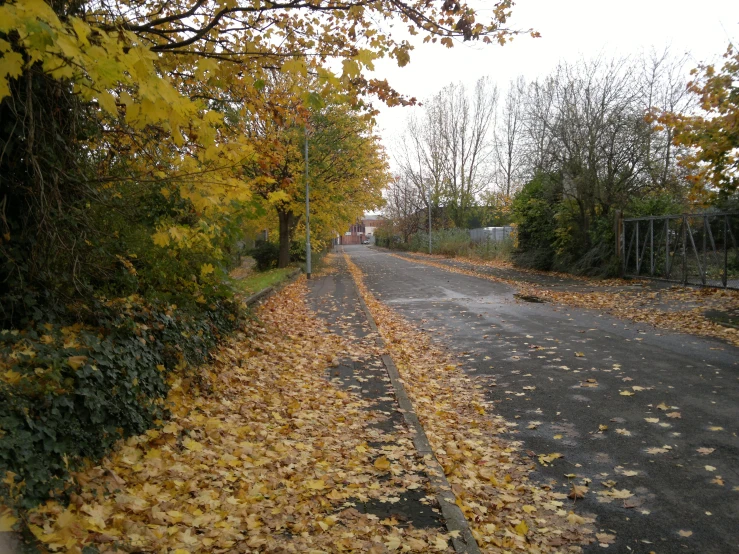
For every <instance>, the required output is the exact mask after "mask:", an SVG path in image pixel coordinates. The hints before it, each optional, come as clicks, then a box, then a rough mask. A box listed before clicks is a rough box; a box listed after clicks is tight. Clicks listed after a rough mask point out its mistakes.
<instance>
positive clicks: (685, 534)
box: [677, 529, 693, 537]
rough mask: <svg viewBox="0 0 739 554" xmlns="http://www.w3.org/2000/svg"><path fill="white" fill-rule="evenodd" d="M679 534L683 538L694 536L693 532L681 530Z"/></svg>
mask: <svg viewBox="0 0 739 554" xmlns="http://www.w3.org/2000/svg"><path fill="white" fill-rule="evenodd" d="M677 534H678V535H680V536H681V537H690V536H692V535H693V532H692V531H685V530H683V529H681V530H680V531H678V532H677Z"/></svg>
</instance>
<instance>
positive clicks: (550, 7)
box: [375, 0, 739, 151]
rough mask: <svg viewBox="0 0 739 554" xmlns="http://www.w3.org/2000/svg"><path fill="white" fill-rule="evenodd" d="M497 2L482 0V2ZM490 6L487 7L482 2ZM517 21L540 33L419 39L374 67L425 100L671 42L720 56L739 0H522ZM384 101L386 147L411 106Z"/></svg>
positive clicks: (738, 13) (737, 30) (732, 31)
mask: <svg viewBox="0 0 739 554" xmlns="http://www.w3.org/2000/svg"><path fill="white" fill-rule="evenodd" d="M485 4H487V5H492V0H479V2H476V5H481V6H483V7H484V5H485ZM482 11H483V13H484V8H483V10H482ZM513 14H514V15H513V21H512V25H511V26H512V27H515V28H519V29H528V28H534V29H536V30H537V31H539V32H540V33H541V35H542V36H541V38H537V39H532V38H530V37H528V36H521V37H517V38H516V39H515V40H514V41H513V42H512V43H510V44H506V45H505V46H502V47H501V46H498V45H481V44H474V45H467V44H463V43H458V44H457V45H456V46H455V47H454V48H452V49H447V48H445V47H443V46H440V45H432V44H425V45H424V44H420V41H419V44H418V45H417V46H416V49H415V50H414V51H413V52H412V53H411V63H410V64H409V65H407V66H406V67H404V68H398V67H397V66H395V65H394V64H393V62H392V61H390V60H381V61H380V62H379V63H377V64H376V72H375V73H376V75H377V76H379V77H382V78H387V79H388V80H389V81H390V83H391V84H392V85H393V86H394V87H395V88H396V89H397V90H399V91H400V92H402V93H404V94H407V95H409V96H415V97H417V98H418V99H420V100H422V99H424V98H428V97H429V96H431V95H433V94H434V93H435V92H436V91H438V90H439V89H440V88H442V87H443V86H445V85H446V84H448V83H450V82H452V81H462V82H464V83H466V84H468V85H471V84H472V83H474V82H475V81H476V80H477V79H478V78H480V77H482V76H484V75H489V76H491V77H492V78H493V79H494V80H495V81H496V82H497V83H498V85H499V87H501V88H505V87H506V86H507V83H508V82H509V81H511V80H512V79H514V78H515V77H516V76H518V75H524V76H525V77H527V78H529V79H531V78H535V77H537V76H540V75H545V74H547V73H548V72H549V71H551V70H552V69H554V67H555V66H556V65H557V63H558V62H559V61H561V60H572V61H574V60H577V59H578V58H580V57H590V56H596V55H598V54H599V53H603V54H605V55H608V56H610V55H615V56H623V55H637V54H638V53H639V52H640V51H644V50H647V51H648V50H650V49H651V48H654V49H656V50H659V51H662V50H664V48H665V47H667V46H669V47H670V50H671V51H673V52H674V53H675V54H683V53H688V54H689V55H690V59H691V61H693V62H694V63H692V64H691V65H693V66H694V65H697V64H698V63H699V62H701V61H716V60H718V59H720V56H721V55H722V54H723V53H724V52H725V50H726V47H727V46H728V44H729V42H730V41H732V40H733V41H734V42H735V44H736V41H737V40H739V0H692V1H690V2H688V1H685V0H615V1H614V0H607V1H606V0H518V1H517V3H516V5H515V6H514V8H513ZM379 107H380V108H381V113H380V116H379V117H378V127H379V129H378V130H379V133H380V135H381V137H382V139H383V142H384V143H385V146H386V147H387V148H388V150H390V151H392V147H393V144H394V143H395V142H396V141H397V137H398V135H399V134H401V133H402V131H403V128H404V121H405V119H406V117H407V114H408V113H409V110H410V109H409V108H401V107H396V108H387V107H386V106H379Z"/></svg>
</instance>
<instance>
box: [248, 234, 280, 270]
mask: <svg viewBox="0 0 739 554" xmlns="http://www.w3.org/2000/svg"><path fill="white" fill-rule="evenodd" d="M249 254H250V255H251V257H252V258H254V261H256V262H257V264H256V268H257V271H268V270H270V269H273V268H275V267H277V262H278V260H279V258H280V248H279V246H277V245H276V244H275V243H274V242H269V241H266V240H260V241H257V244H256V245H255V246H254V248H253V249H252V250H251V252H250V253H249Z"/></svg>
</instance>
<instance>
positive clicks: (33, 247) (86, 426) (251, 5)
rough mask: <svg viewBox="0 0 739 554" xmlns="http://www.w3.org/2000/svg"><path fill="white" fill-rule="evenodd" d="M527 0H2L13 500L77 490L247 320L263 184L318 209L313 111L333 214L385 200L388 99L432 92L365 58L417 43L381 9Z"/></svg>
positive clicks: (464, 12) (456, 32)
mask: <svg viewBox="0 0 739 554" xmlns="http://www.w3.org/2000/svg"><path fill="white" fill-rule="evenodd" d="M511 5H512V2H510V1H508V0H502V1H500V2H497V3H496V4H495V6H494V8H493V10H492V13H491V16H490V17H489V20H488V21H486V22H482V21H480V20H479V19H478V15H477V13H476V11H475V10H474V9H472V8H471V7H470V6H468V5H467V4H466V3H464V2H457V1H452V0H438V1H430V2H429V1H426V0H412V1H411V2H402V1H399V0H379V1H378V2H373V3H370V4H367V3H364V2H358V1H347V2H344V1H340V0H328V1H326V0H316V1H311V2H306V1H303V0H287V1H278V2H270V3H265V2H259V1H256V0H208V1H206V0H167V1H163V0H152V1H147V2H139V1H130V0H115V1H113V0H96V1H94V2H92V1H88V0H74V1H72V0H50V1H44V0H10V1H5V2H2V3H0V320H2V326H3V328H4V329H6V330H7V331H8V332H6V333H3V334H2V336H1V337H0V422H2V423H0V476H2V477H3V479H2V480H0V496H1V497H2V501H0V504H8V505H12V506H16V507H18V506H21V507H28V506H31V505H33V504H36V503H38V502H40V501H42V500H43V499H44V498H46V496H47V495H48V494H50V493H52V494H55V495H62V494H64V490H65V487H68V486H69V483H68V481H67V480H66V479H67V477H66V476H67V475H68V472H69V471H70V469H73V468H75V467H78V466H79V465H80V464H81V463H82V460H84V459H86V458H88V459H98V458H100V457H101V456H102V455H103V454H104V453H105V452H106V451H107V450H108V449H109V448H111V447H112V445H113V444H115V442H116V441H117V440H119V439H120V438H121V437H126V436H131V435H135V434H140V433H142V432H143V431H145V430H146V429H149V428H151V427H152V426H154V425H155V422H157V421H159V420H161V419H162V418H163V417H165V416H166V412H165V408H164V405H163V398H164V397H165V396H166V394H167V391H168V390H169V388H170V387H171V386H172V383H173V382H175V381H174V379H175V375H182V374H183V373H185V374H186V373H187V371H188V367H190V366H192V365H195V364H198V363H201V362H202V361H203V360H205V359H206V358H207V356H208V352H209V349H210V348H212V347H213V346H214V345H215V344H216V343H217V341H218V340H219V339H220V338H222V337H223V336H224V335H225V334H226V333H228V332H230V331H232V330H234V329H235V328H236V326H237V324H238V317H239V306H238V303H237V302H234V300H233V292H232V291H231V290H230V288H229V287H228V286H227V282H226V279H225V273H226V271H227V270H228V268H229V267H230V266H231V265H232V264H233V263H234V262H235V261H236V260H237V259H238V254H239V252H238V251H237V244H238V242H239V240H240V239H242V238H243V229H244V226H245V225H246V224H247V223H248V222H250V221H253V220H254V218H256V217H262V215H261V214H262V213H263V210H264V208H265V203H268V204H267V207H268V208H269V210H270V211H271V210H274V213H285V214H290V213H292V214H293V215H292V222H290V221H288V225H287V230H288V233H287V235H288V237H289V232H290V231H291V230H292V231H293V232H294V230H295V229H296V226H299V225H300V221H299V217H300V216H299V215H298V204H300V203H301V202H302V201H303V200H304V198H302V197H301V192H300V191H301V190H302V186H303V185H304V183H303V182H301V179H302V176H301V174H302V172H300V171H298V170H299V165H300V164H301V163H302V159H301V156H300V154H299V153H300V147H301V146H302V142H301V141H302V140H303V138H302V137H303V135H302V134H301V129H303V128H304V127H305V126H307V127H308V131H309V134H310V135H311V152H312V154H311V155H312V156H313V158H314V163H313V164H312V169H311V175H310V179H311V186H312V187H313V190H314V194H315V198H314V203H313V207H314V212H313V214H314V225H315V230H316V231H317V233H318V234H319V236H323V237H327V236H329V234H330V232H332V231H333V230H335V229H336V228H340V227H342V226H343V225H345V224H346V223H347V222H349V221H351V219H353V218H354V217H356V215H358V214H360V213H361V212H362V211H363V210H364V209H367V208H371V207H373V206H375V205H376V204H377V202H378V199H379V196H378V190H379V187H381V186H382V184H383V183H384V179H385V178H386V177H385V165H384V159H383V154H382V151H381V148H380V147H379V145H378V143H377V139H376V138H374V137H373V136H372V133H371V125H370V122H369V121H370V120H369V119H368V118H369V117H371V115H372V113H373V108H372V105H371V102H372V101H373V99H375V98H376V99H378V100H379V101H382V102H385V103H387V104H408V103H412V102H413V101H414V100H413V99H409V98H405V97H403V96H402V95H401V94H399V93H398V92H397V91H395V90H394V89H393V88H392V86H391V84H389V83H387V82H386V81H384V80H381V79H377V78H372V77H368V76H367V72H368V71H369V70H372V69H373V63H374V61H375V60H377V59H379V58H383V57H389V58H391V59H394V60H395V61H396V62H397V63H398V64H399V65H401V66H403V65H406V64H407V63H408V62H409V61H410V54H411V51H412V45H411V44H410V43H408V42H407V41H406V40H405V39H402V38H397V37H396V36H394V35H392V34H391V33H390V32H389V31H388V30H387V29H384V28H381V27H380V26H378V24H377V22H378V21H389V20H395V21H400V22H402V23H403V26H404V28H405V30H407V31H408V32H409V33H411V34H412V35H420V36H422V37H423V39H424V40H425V41H426V42H432V43H433V42H440V43H441V44H443V45H444V46H447V47H450V46H452V45H453V41H454V40H455V39H461V40H478V39H479V40H481V41H483V42H498V43H503V42H505V41H506V40H507V38H508V37H509V36H510V35H511V33H512V32H511V31H510V30H509V29H507V28H506V21H507V19H508V17H509V11H510V7H511ZM331 68H334V69H331ZM278 79H285V80H286V81H288V82H289V86H287V87H286V88H285V89H284V91H282V92H281V93H280V94H266V93H265V91H269V90H270V87H269V83H270V82H273V81H275V80H278ZM280 112H282V113H284V114H287V113H288V112H289V114H290V117H291V118H292V119H291V120H289V121H288V119H287V118H285V119H284V120H283V121H281V122H270V124H269V128H265V131H264V133H262V134H260V133H258V132H253V133H250V132H247V130H249V129H252V128H255V126H256V125H257V124H258V123H259V122H260V121H261V122H263V123H265V122H267V121H268V120H269V118H270V117H272V115H273V114H276V113H280ZM260 117H261V118H262V119H261V120H260V119H259V118H260ZM273 123H274V125H273ZM348 152H351V153H352V155H347V153H348ZM281 164H282V166H283V167H284V168H285V171H284V172H282V173H280V167H281ZM270 187H273V189H270ZM274 187H276V188H274ZM288 220H289V217H288ZM290 223H291V224H290Z"/></svg>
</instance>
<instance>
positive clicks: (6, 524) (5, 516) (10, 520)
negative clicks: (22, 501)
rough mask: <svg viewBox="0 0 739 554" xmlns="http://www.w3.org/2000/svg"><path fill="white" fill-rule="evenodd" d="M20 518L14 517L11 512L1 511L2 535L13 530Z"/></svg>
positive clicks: (0, 525) (0, 527) (0, 526)
mask: <svg viewBox="0 0 739 554" xmlns="http://www.w3.org/2000/svg"><path fill="white" fill-rule="evenodd" d="M17 521H18V518H16V517H14V516H13V514H11V513H10V511H9V510H5V511H0V533H9V532H11V531H12V530H13V525H15V524H16V522H17Z"/></svg>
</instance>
